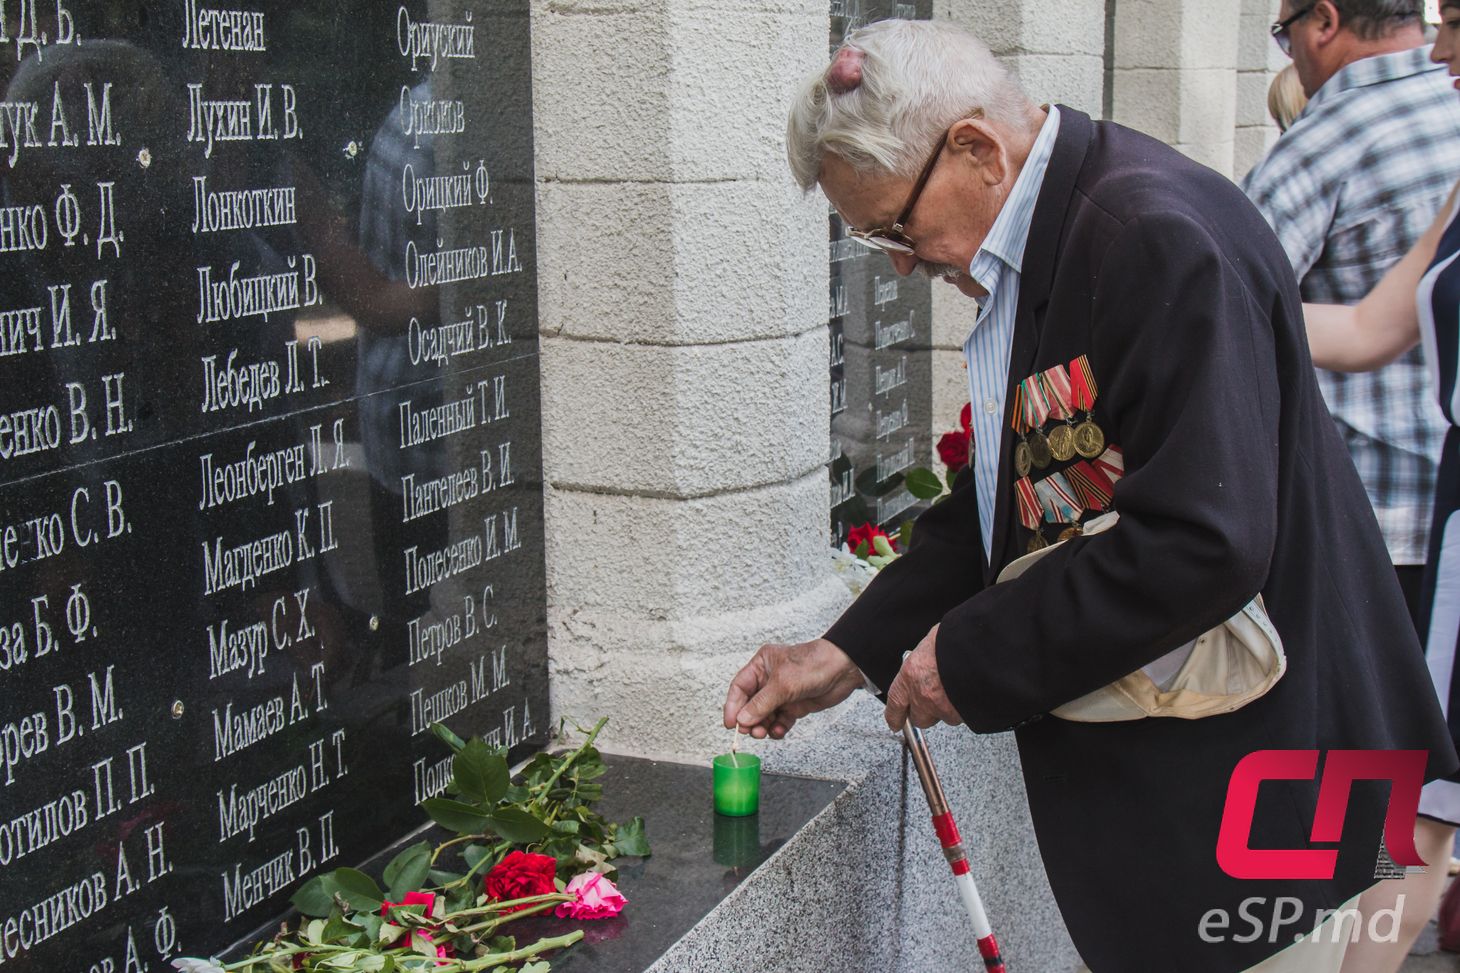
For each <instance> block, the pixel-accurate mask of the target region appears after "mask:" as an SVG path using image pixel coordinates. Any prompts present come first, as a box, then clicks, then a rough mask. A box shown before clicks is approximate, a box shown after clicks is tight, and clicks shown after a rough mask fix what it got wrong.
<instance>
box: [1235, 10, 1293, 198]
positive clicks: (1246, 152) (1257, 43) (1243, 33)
mask: <svg viewBox="0 0 1460 973" xmlns="http://www.w3.org/2000/svg"><path fill="white" fill-rule="evenodd" d="M1281 3H1282V0H1242V20H1241V24H1240V25H1239V27H1238V46H1237V131H1236V141H1235V145H1234V152H1233V158H1232V175H1233V177H1234V178H1237V179H1241V178H1242V177H1243V176H1244V175H1246V174H1247V171H1248V170H1249V169H1251V168H1252V167H1253V166H1254V165H1256V164H1257V162H1258V160H1260V159H1261V158H1262V157H1263V156H1264V155H1266V154H1267V150H1268V149H1270V148H1271V147H1272V143H1273V142H1274V141H1276V140H1277V136H1278V130H1277V126H1276V125H1274V124H1273V121H1272V116H1270V115H1269V114H1268V112H1267V89H1268V86H1269V85H1270V84H1272V78H1273V75H1275V74H1276V73H1277V72H1278V71H1279V70H1281V69H1282V68H1283V66H1284V65H1286V64H1287V63H1288V59H1287V58H1285V57H1283V53H1282V51H1279V50H1278V46H1277V45H1276V44H1274V43H1273V41H1272V35H1271V34H1270V33H1269V28H1271V26H1272V24H1273V22H1274V21H1275V20H1277V12H1278V7H1279V5H1280V4H1281Z"/></svg>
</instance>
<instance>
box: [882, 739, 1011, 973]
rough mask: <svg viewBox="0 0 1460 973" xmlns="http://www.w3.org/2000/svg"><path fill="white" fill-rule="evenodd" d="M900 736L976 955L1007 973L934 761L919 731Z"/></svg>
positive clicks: (994, 972)
mask: <svg viewBox="0 0 1460 973" xmlns="http://www.w3.org/2000/svg"><path fill="white" fill-rule="evenodd" d="M902 733H903V738H904V739H905V740H906V741H907V746H908V749H909V750H910V751H911V752H912V755H913V764H914V766H915V767H916V768H917V772H918V780H919V782H920V783H921V784H922V785H923V794H924V795H925V796H926V797H927V799H928V808H929V810H931V811H932V812H933V832H934V833H935V834H936V835H937V836H938V844H939V845H941V846H942V848H943V857H944V858H946V859H948V867H949V868H951V869H952V870H953V881H954V882H955V883H957V885H958V897H959V899H961V900H962V901H963V908H964V909H965V910H966V911H967V912H968V918H969V921H970V922H971V923H972V924H973V935H974V939H975V940H976V941H977V943H978V953H979V955H980V956H982V957H983V965H984V968H985V969H986V970H987V971H988V973H1006V971H1005V969H1004V959H1003V957H1002V956H1000V955H999V944H998V941H997V940H995V939H994V929H993V926H991V925H990V924H989V917H988V913H987V912H985V911H984V907H983V898H982V897H981V896H980V895H979V894H978V886H977V885H976V884H975V883H974V881H973V871H972V869H971V868H969V865H968V854H967V852H965V851H964V850H963V838H962V837H961V836H960V835H959V834H958V824H957V822H955V821H954V820H953V812H952V811H951V810H949V809H948V799H947V797H946V796H944V794H943V785H942V783H941V782H940V781H939V780H938V772H937V771H936V770H934V769H933V758H932V755H931V754H929V753H928V745H927V743H926V742H925V741H924V740H923V735H922V732H921V731H919V730H918V729H917V728H916V727H915V726H913V725H912V724H911V723H908V724H906V725H905V726H904V727H903V731H902Z"/></svg>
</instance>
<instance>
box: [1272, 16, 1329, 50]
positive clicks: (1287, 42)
mask: <svg viewBox="0 0 1460 973" xmlns="http://www.w3.org/2000/svg"><path fill="white" fill-rule="evenodd" d="M1316 6H1318V4H1317V3H1310V4H1308V6H1306V7H1304V8H1303V9H1302V10H1299V11H1298V12H1297V13H1295V14H1293V15H1292V16H1291V17H1289V18H1287V19H1286V20H1279V21H1278V22H1277V23H1275V24H1273V25H1272V27H1271V28H1270V33H1271V34H1272V39H1273V40H1274V41H1276V42H1277V46H1278V50H1280V51H1282V52H1283V53H1284V54H1286V55H1287V56H1288V57H1292V56H1293V38H1292V35H1291V34H1289V32H1288V28H1290V27H1292V26H1293V25H1294V24H1296V23H1297V22H1298V21H1300V20H1302V19H1303V18H1304V17H1306V16H1308V15H1309V14H1310V13H1312V12H1313V8H1314V7H1316Z"/></svg>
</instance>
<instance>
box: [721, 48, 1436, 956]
mask: <svg viewBox="0 0 1460 973" xmlns="http://www.w3.org/2000/svg"><path fill="white" fill-rule="evenodd" d="M787 135H788V142H789V145H788V151H789V155H790V160H791V166H792V169H793V172H794V173H795V175H796V177H797V179H798V181H799V182H800V183H801V184H802V185H803V186H804V187H806V188H808V189H809V188H811V187H812V186H814V185H816V184H819V185H820V186H821V189H822V191H823V192H824V193H825V194H826V196H827V198H828V199H829V200H830V201H831V203H832V205H834V206H835V207H836V208H837V210H838V211H839V212H840V213H841V214H842V216H843V217H844V218H845V220H846V221H847V222H848V223H849V224H850V225H851V226H853V227H856V228H858V229H857V231H856V232H857V233H858V235H860V236H861V237H862V238H863V239H865V240H866V241H868V242H869V243H872V244H874V245H877V246H880V247H882V248H883V249H885V250H886V251H887V252H888V255H889V258H890V259H891V260H892V263H893V265H894V267H895V268H896V269H897V270H898V271H899V272H900V273H903V274H908V273H911V272H912V271H913V270H915V269H922V270H924V271H925V272H927V273H930V274H934V275H936V276H938V277H941V278H942V279H943V280H945V281H947V282H948V283H950V284H951V285H952V286H954V287H957V288H958V290H959V291H961V292H962V293H963V294H965V295H966V296H968V297H971V298H973V299H974V300H975V301H977V302H978V305H979V308H978V314H977V317H976V321H975V323H974V326H973V329H972V333H971V334H970V335H969V337H968V340H967V342H966V344H965V346H964V347H965V352H966V354H967V358H968V363H969V384H970V392H971V395H972V398H973V401H974V402H975V403H976V407H975V408H974V410H973V415H974V417H975V428H974V439H975V454H974V459H973V464H972V466H973V475H972V476H970V477H966V478H965V479H964V480H963V481H960V484H959V486H958V488H957V489H956V490H955V491H954V492H953V494H952V496H951V497H949V498H948V499H947V500H946V501H945V502H943V503H941V504H938V505H937V506H935V507H933V508H932V509H931V510H930V511H929V512H928V513H926V514H924V515H923V516H922V517H921V518H919V520H918V523H917V526H916V528H915V530H914V543H913V545H912V548H911V550H909V551H908V553H907V554H906V555H905V556H904V557H902V558H901V559H899V560H898V561H896V562H894V563H893V564H892V565H890V566H889V567H888V568H886V569H885V570H884V571H883V572H882V573H881V575H880V576H879V577H878V578H877V579H876V580H875V581H874V582H873V584H872V585H871V586H870V587H869V588H868V589H867V591H866V592H865V593H864V594H863V595H862V596H861V597H860V598H859V599H858V600H857V601H856V603H855V604H854V605H853V606H852V607H851V608H849V609H848V610H847V612H846V613H845V614H844V615H843V616H842V618H841V619H840V620H839V621H838V622H837V623H836V624H835V625H834V626H833V627H832V628H831V630H830V631H828V632H827V633H826V635H825V636H824V637H823V638H820V639H817V640H815V641H812V642H807V643H803V644H799V645H767V646H763V647H762V648H761V649H760V650H759V651H758V652H757V653H756V655H755V657H754V658H753V659H752V660H751V661H750V662H749V663H748V664H747V665H746V666H745V668H744V669H742V670H741V671H740V673H739V674H737V675H736V677H735V679H734V681H733V683H732V685H731V687H730V690H729V693H728V696H727V698H726V702H725V724H726V726H738V727H739V728H740V729H741V730H742V731H744V732H748V733H750V734H752V735H753V736H755V737H758V738H760V737H765V736H770V737H773V738H778V737H781V736H784V735H785V733H786V732H788V731H789V730H790V729H791V727H792V726H793V725H794V723H795V722H796V720H798V719H799V718H801V717H803V716H805V715H807V714H808V713H812V712H815V711H817V710H821V709H825V708H827V707H829V706H833V705H836V704H837V703H839V702H841V701H842V700H844V699H846V697H847V696H848V695H849V694H850V693H851V692H852V691H853V690H854V689H856V688H857V687H859V686H861V685H863V680H864V676H865V677H866V678H868V679H870V680H871V681H872V682H874V683H875V684H876V685H877V686H878V687H880V688H883V689H886V690H887V722H888V724H889V725H890V726H893V727H898V726H900V725H901V724H902V723H903V721H904V719H910V720H911V721H912V722H913V723H914V724H915V725H918V726H929V725H932V724H934V723H937V722H939V721H942V722H947V723H953V724H957V723H966V724H967V725H968V726H969V727H970V728H972V729H973V730H974V731H975V732H981V733H995V732H1002V731H1007V730H1013V731H1014V733H1015V736H1016V739H1017V741H1018V744H1019V751H1020V758H1021V762H1022V765H1023V770H1024V779H1025V785H1026V789H1027V792H1028V797H1029V805H1030V811H1031V814H1032V817H1033V820H1034V825H1035V829H1036V832H1037V834H1038V838H1039V844H1040V850H1041V852H1042V854H1043V857H1044V861H1045V865H1046V869H1047V871H1048V873H1049V879H1050V883H1051V885H1052V887H1053V889H1054V892H1055V895H1056V897H1057V899H1058V901H1059V903H1060V906H1061V909H1062V911H1063V913H1064V916H1065V920H1066V924H1067V926H1068V927H1069V929H1070V932H1071V934H1072V935H1073V937H1074V939H1075V943H1076V945H1077V946H1078V948H1079V950H1080V952H1081V955H1082V956H1083V957H1084V958H1085V960H1086V962H1088V963H1089V965H1090V967H1091V968H1092V970H1094V971H1095V973H1122V971H1128V973H1137V971H1139V973H1150V971H1152V970H1161V971H1167V970H1173V971H1175V970H1179V971H1182V973H1208V971H1209V973H1236V971H1240V970H1247V969H1255V970H1262V971H1263V973H1269V971H1278V970H1283V971H1287V970H1294V971H1296V970H1303V971H1305V973H1313V971H1330V970H1336V969H1338V964H1339V963H1340V962H1341V961H1342V953H1343V952H1344V950H1345V948H1346V944H1347V941H1348V936H1347V934H1348V932H1349V930H1350V928H1351V926H1352V917H1351V915H1349V916H1343V917H1338V918H1329V919H1328V920H1327V922H1324V917H1325V913H1324V912H1323V911H1322V910H1334V909H1338V908H1339V907H1340V906H1343V905H1344V904H1345V903H1348V902H1350V901H1351V900H1353V899H1354V898H1355V897H1356V896H1357V895H1358V894H1359V893H1360V892H1362V891H1363V890H1364V889H1365V888H1367V887H1369V886H1370V885H1372V884H1373V883H1374V872H1375V866H1376V852H1377V850H1378V847H1379V844H1380V836H1381V833H1382V832H1383V825H1384V821H1385V809H1386V804H1387V789H1386V788H1385V787H1384V786H1382V785H1379V784H1375V783H1371V782H1368V781H1360V782H1358V783H1356V784H1355V785H1354V790H1353V794H1352V798H1351V800H1350V803H1349V810H1348V816H1347V824H1346V826H1345V827H1344V829H1343V841H1342V842H1341V843H1339V844H1338V845H1336V846H1328V847H1337V849H1338V855H1337V859H1336V861H1337V864H1336V869H1335V871H1334V873H1333V875H1332V878H1331V879H1323V880H1318V879H1313V878H1311V877H1310V878H1301V879H1300V878H1296V877H1283V876H1282V874H1281V873H1282V872H1283V871H1284V870H1282V869H1279V870H1278V871H1279V873H1280V874H1279V875H1278V876H1277V877H1269V878H1263V879H1253V878H1234V877H1232V876H1230V875H1228V874H1227V873H1226V872H1225V871H1224V870H1223V869H1222V867H1220V866H1219V864H1218V860H1217V855H1216V845H1217V839H1218V834H1219V831H1220V826H1221V821H1222V817H1223V808H1224V805H1225V803H1226V800H1227V792H1228V781H1229V779H1230V778H1231V776H1232V773H1233V770H1234V768H1235V767H1236V766H1237V765H1238V763H1239V761H1241V760H1242V759H1243V758H1244V757H1246V756H1247V755H1248V754H1250V753H1253V752H1254V751H1259V750H1269V749H1280V750H1302V751H1314V750H1319V751H1329V750H1375V749H1378V750H1412V751H1416V750H1417V751H1425V754H1423V756H1425V758H1426V759H1427V762H1428V767H1427V770H1426V776H1427V777H1433V776H1436V775H1437V774H1440V773H1444V772H1448V771H1450V770H1451V769H1452V768H1453V767H1454V766H1455V765H1456V762H1457V759H1456V755H1455V751H1454V748H1453V747H1452V746H1451V744H1450V742H1449V735H1448V733H1447V732H1446V730H1445V725H1444V722H1443V720H1442V718H1441V716H1440V713H1439V707H1438V704H1437V702H1436V700H1435V699H1434V693H1433V691H1432V690H1431V689H1430V687H1429V683H1428V678H1427V675H1426V672H1425V668H1424V662H1423V659H1422V658H1421V655H1420V650H1419V646H1418V644H1417V642H1416V640H1415V638H1414V637H1413V633H1412V628H1411V627H1410V626H1409V625H1408V623H1407V622H1406V615H1405V607H1404V601H1403V598H1402V596H1401V594H1400V591H1399V587H1398V585H1397V583H1396V582H1395V579H1394V575H1393V573H1392V572H1390V571H1389V569H1388V566H1387V559H1386V554H1385V550H1384V544H1383V539H1382V538H1381V536H1380V534H1379V530H1378V527H1377V525H1376V523H1375V521H1374V517H1373V514H1372V513H1371V512H1370V510H1369V506H1368V503H1367V500H1366V498H1365V495H1364V490H1363V486H1362V485H1361V484H1360V482H1359V480H1358V477H1357V476H1356V475H1355V472H1354V468H1353V465H1352V463H1351V462H1350V460H1349V458H1348V456H1347V454H1346V453H1345V451H1344V448H1343V443H1342V442H1341V441H1340V440H1339V438H1338V436H1337V435H1336V433H1335V431H1334V428H1333V424H1332V422H1331V421H1330V420H1329V418H1328V416H1327V413H1326V412H1325V410H1324V407H1323V402H1322V399H1321V397H1320V395H1319V392H1318V389H1317V385H1316V383H1315V380H1314V377H1313V371H1312V366H1311V363H1310V360H1309V357H1308V350H1307V341H1306V339H1305V337H1304V332H1303V326H1302V317H1301V309H1300V306H1299V300H1298V294H1297V289H1296V287H1295V286H1294V282H1293V277H1292V273H1291V271H1290V269H1289V268H1288V264H1287V261H1286V260H1285V259H1284V256H1283V252H1282V249H1281V247H1280V246H1279V245H1278V242H1277V240H1276V239H1275V238H1274V237H1273V235H1272V232H1271V230H1270V229H1269V228H1268V227H1267V225H1266V223H1264V222H1263V219H1262V217H1261V215H1260V214H1259V213H1258V212H1257V211H1256V210H1255V209H1254V208H1253V207H1252V205H1251V204H1250V203H1249V202H1248V201H1247V200H1246V199H1245V198H1244V197H1243V196H1242V194H1241V193H1240V192H1239V191H1238V190H1237V189H1236V187H1234V186H1233V185H1232V184H1231V183H1230V182H1228V181H1227V180H1225V179H1224V178H1222V177H1221V176H1219V175H1217V174H1215V173H1213V172H1211V171H1209V170H1207V169H1204V168H1202V167H1201V166H1199V165H1197V164H1195V163H1193V162H1191V161H1190V160H1188V159H1186V158H1185V157H1183V156H1182V155H1180V154H1179V153H1177V152H1175V151H1173V150H1171V149H1169V148H1167V147H1166V146H1164V145H1162V144H1160V143H1157V142H1155V141H1153V140H1151V139H1149V138H1146V137H1144V136H1142V135H1139V134H1137V133H1135V132H1132V131H1130V130H1128V129H1124V128H1121V127H1120V126H1118V125H1114V124H1110V123H1106V122H1092V121H1091V120H1090V119H1089V118H1088V117H1087V116H1085V115H1083V114H1081V113H1080V112H1078V111H1075V110H1073V109H1069V108H1065V107H1049V108H1047V109H1041V108H1038V107H1036V106H1034V105H1033V104H1031V103H1029V101H1028V100H1027V99H1026V98H1025V97H1024V96H1023V95H1022V94H1021V93H1020V91H1019V89H1018V88H1017V86H1016V85H1015V84H1014V83H1013V82H1012V81H1011V80H1010V79H1009V78H1008V76H1007V75H1006V73H1005V72H1004V71H1003V70H1002V69H1001V68H1000V67H999V65H998V64H997V62H995V61H994V60H993V59H992V58H991V57H990V55H989V53H988V51H987V49H986V48H985V47H984V46H983V45H982V44H980V43H979V42H978V41H977V40H976V39H974V38H973V37H971V36H969V35H967V34H966V33H964V32H962V31H959V30H958V29H956V28H953V27H951V26H948V25H945V24H938V23H916V22H886V23H881V24H875V25H872V26H870V27H867V28H865V29H863V30H861V31H859V32H857V33H856V34H854V35H852V37H851V38H850V39H849V40H848V42H847V44H846V45H845V46H844V47H843V48H842V49H841V50H840V51H839V52H838V53H837V55H836V57H835V59H834V60H833V62H832V64H831V66H830V67H829V68H828V69H827V70H826V71H825V72H823V73H821V74H819V75H817V76H816V77H814V78H812V79H810V80H809V81H808V82H807V84H806V86H805V88H804V89H803V90H802V92H801V93H800V95H799V96H798V97H797V98H796V100H795V103H794V105H793V108H792V111H791V117H790V123H789V126H788V133H787ZM1061 430H1068V431H1063V432H1062V431H1061ZM1102 509H1113V510H1114V511H1116V512H1118V514H1119V521H1118V523H1117V524H1116V525H1115V526H1114V527H1113V528H1110V529H1108V530H1105V531H1103V532H1099V533H1095V532H1093V531H1092V532H1091V533H1090V534H1089V535H1088V536H1082V535H1081V534H1080V529H1081V528H1080V526H1079V525H1080V524H1081V523H1082V522H1083V521H1085V520H1087V519H1089V515H1090V514H1092V513H1095V512H1098V511H1100V510H1102ZM1060 538H1069V539H1068V540H1067V542H1066V543H1063V544H1059V545H1058V546H1057V547H1055V549H1054V550H1052V551H1049V552H1047V553H1046V555H1045V556H1044V557H1043V558H1042V559H1040V560H1038V561H1037V562H1036V563H1034V564H1033V565H1032V566H1030V567H1028V569H1027V570H1026V571H1024V573H1023V574H1021V575H1020V576H1019V577H1017V578H1015V579H1013V580H1008V581H1003V582H1000V583H995V579H996V577H997V576H998V574H999V572H1000V570H1001V569H1002V568H1004V567H1005V566H1006V565H1008V564H1009V563H1010V562H1011V561H1012V560H1014V559H1015V558H1016V557H1017V556H1019V555H1021V554H1024V553H1025V552H1026V550H1031V549H1039V548H1041V547H1042V546H1045V545H1049V544H1050V543H1051V542H1053V541H1056V540H1058V539H1060ZM1258 593H1261V594H1262V596H1263V599H1264V600H1265V603H1266V607H1267V612H1268V615H1269V617H1270V618H1271V620H1272V622H1273V623H1274V624H1275V626H1276V628H1277V631H1278V632H1279V633H1280V635H1281V639H1282V642H1283V645H1284V647H1285V649H1286V657H1287V671H1286V674H1285V675H1284V676H1283V677H1282V678H1281V679H1280V680H1279V681H1278V682H1277V683H1276V685H1274V686H1273V687H1272V688H1271V689H1270V691H1268V692H1267V693H1266V694H1265V695H1263V696H1261V698H1258V699H1255V700H1254V701H1252V702H1249V703H1247V704H1246V705H1245V706H1243V707H1242V708H1240V709H1237V710H1236V711H1235V712H1231V713H1228V714H1226V715H1214V716H1208V717H1206V718H1203V719H1169V718H1145V719H1131V720H1122V721H1118V722H1077V721H1072V720H1067V719H1064V718H1061V717H1059V716H1055V715H1050V714H1051V711H1052V710H1055V709H1059V708H1061V707H1063V706H1064V705H1065V704H1068V703H1070V702H1071V701H1072V700H1076V699H1077V698H1080V697H1083V696H1085V695H1086V694H1089V693H1091V692H1092V691H1095V690H1098V689H1099V688H1100V687H1102V686H1105V685H1107V684H1109V683H1111V682H1112V681H1114V680H1117V679H1119V678H1121V677H1123V676H1126V675H1127V674H1131V673H1134V672H1136V671H1137V670H1144V671H1146V672H1147V673H1149V674H1150V677H1151V678H1152V679H1153V680H1158V681H1160V684H1161V685H1163V686H1164V685H1169V679H1170V677H1171V675H1172V674H1171V672H1170V671H1169V668H1167V669H1166V670H1164V671H1163V665H1164V664H1165V663H1168V662H1169V661H1170V656H1171V654H1172V653H1173V652H1176V651H1178V650H1179V649H1180V647H1181V646H1183V645H1184V644H1186V643H1189V642H1191V641H1192V640H1194V639H1195V638H1196V637H1197V636H1198V635H1200V634H1201V633H1203V632H1206V631H1208V630H1209V629H1212V628H1213V627H1215V626H1218V625H1220V624H1221V623H1222V622H1223V621H1224V620H1225V619H1228V618H1230V617H1231V616H1233V615H1234V614H1235V613H1237V612H1238V611H1239V610H1241V609H1242V608H1243V606H1244V605H1247V604H1248V603H1249V602H1251V601H1252V599H1253V598H1254V596H1255V595H1257V594H1258ZM909 650H911V654H909V655H907V656H906V658H905V659H904V654H905V653H907V652H908V651H909ZM1290 776H1291V775H1290ZM1317 790H1318V783H1317V781H1314V780H1282V781H1279V782H1274V783H1269V784H1268V785H1266V786H1265V787H1263V788H1262V789H1261V797H1260V799H1258V800H1257V801H1256V807H1255V816H1254V819H1253V821H1252V827H1251V829H1250V833H1249V834H1248V835H1244V836H1242V837H1244V838H1246V840H1247V842H1248V845H1247V847H1250V848H1254V849H1305V848H1307V847H1308V845H1309V839H1310V832H1311V829H1312V826H1313V823H1314V810H1315V802H1316V799H1317ZM1239 803H1240V802H1239ZM1406 827H1407V824H1406ZM1244 909H1245V911H1239V910H1244ZM1254 917H1255V919H1256V921H1257V922H1258V924H1259V926H1260V931H1258V932H1257V933H1256V934H1254V933H1253V931H1252V929H1251V925H1250V923H1251V922H1252V920H1253V918H1254ZM1320 924H1322V928H1319V929H1318V931H1319V932H1324V931H1328V932H1334V931H1335V927H1337V928H1336V932H1337V935H1336V936H1335V935H1330V936H1323V937H1319V938H1318V939H1317V941H1315V938H1314V937H1305V938H1304V939H1303V940H1302V942H1300V943H1297V944H1294V943H1293V940H1294V939H1295V933H1302V932H1307V931H1309V930H1314V929H1315V928H1316V927H1319V926H1320ZM1284 947H1288V948H1286V949H1285V948H1284ZM1016 958H1017V957H1016Z"/></svg>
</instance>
